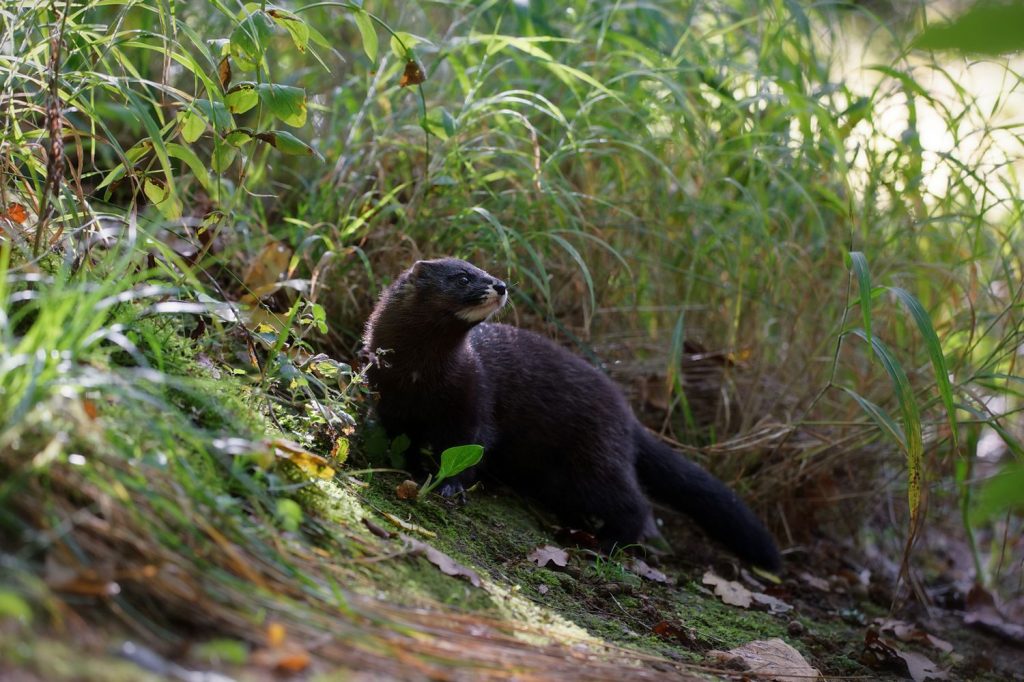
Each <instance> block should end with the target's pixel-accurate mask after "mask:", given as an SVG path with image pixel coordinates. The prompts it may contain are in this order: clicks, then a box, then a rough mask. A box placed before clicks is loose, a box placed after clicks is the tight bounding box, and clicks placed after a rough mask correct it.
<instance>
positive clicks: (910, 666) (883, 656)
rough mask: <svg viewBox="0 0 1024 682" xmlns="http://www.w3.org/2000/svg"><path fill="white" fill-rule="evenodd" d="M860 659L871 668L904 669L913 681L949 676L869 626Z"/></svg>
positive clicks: (928, 661)
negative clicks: (898, 646)
mask: <svg viewBox="0 0 1024 682" xmlns="http://www.w3.org/2000/svg"><path fill="white" fill-rule="evenodd" d="M861 661H862V662H863V663H865V664H866V665H869V666H871V667H873V668H882V667H892V668H896V669H898V670H901V671H906V674H908V675H909V676H910V677H911V678H912V679H913V680H914V682H925V680H945V679H948V677H949V676H948V674H947V673H946V672H945V671H944V670H942V669H941V668H938V667H937V666H936V665H935V664H934V663H932V662H931V661H930V660H928V658H927V657H925V656H922V655H921V654H917V653H914V652H912V651H900V650H899V648H897V647H896V645H895V643H894V642H891V641H888V640H886V639H883V638H882V637H880V636H879V634H878V630H876V629H874V628H869V629H868V631H867V632H866V633H865V635H864V651H863V654H862V656H861Z"/></svg>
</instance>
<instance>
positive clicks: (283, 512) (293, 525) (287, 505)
mask: <svg viewBox="0 0 1024 682" xmlns="http://www.w3.org/2000/svg"><path fill="white" fill-rule="evenodd" d="M277 520H278V521H279V522H280V523H281V527H282V528H284V529H285V530H286V531H288V532H290V533H294V532H295V531H297V530H298V529H299V526H300V525H301V524H302V507H300V506H299V503H298V502H296V501H295V500H290V499H288V498H287V497H283V498H281V499H280V500H278V501H277Z"/></svg>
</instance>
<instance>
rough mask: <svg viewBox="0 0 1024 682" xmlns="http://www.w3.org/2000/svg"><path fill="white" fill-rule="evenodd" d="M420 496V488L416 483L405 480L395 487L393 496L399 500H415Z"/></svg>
mask: <svg viewBox="0 0 1024 682" xmlns="http://www.w3.org/2000/svg"><path fill="white" fill-rule="evenodd" d="M419 494H420V487H419V486H418V485H416V481H410V480H405V481H402V482H401V483H399V484H398V485H397V486H395V496H397V497H398V499H400V500H415V499H416V497H417V496H418V495H419Z"/></svg>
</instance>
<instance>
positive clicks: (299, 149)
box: [256, 130, 320, 156]
mask: <svg viewBox="0 0 1024 682" xmlns="http://www.w3.org/2000/svg"><path fill="white" fill-rule="evenodd" d="M256 139H258V140H263V141H264V142H266V143H267V144H269V145H270V146H271V147H274V148H275V149H277V150H278V151H280V152H282V153H284V154H293V155H306V156H312V155H313V154H316V151H315V150H314V149H313V148H312V147H310V146H309V145H308V144H306V143H305V142H303V141H302V140H300V139H299V138H297V137H295V136H294V135H292V134H291V133H289V132H285V131H284V130H268V131H267V132H265V133H257V134H256ZM317 156H320V155H319V154H317Z"/></svg>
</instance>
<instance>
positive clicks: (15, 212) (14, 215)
mask: <svg viewBox="0 0 1024 682" xmlns="http://www.w3.org/2000/svg"><path fill="white" fill-rule="evenodd" d="M2 217H4V218H7V219H8V220H10V221H11V222H12V223H16V224H18V225H21V224H23V223H24V222H25V221H26V220H27V219H28V211H27V210H26V209H25V207H24V206H22V205H21V204H16V203H10V204H7V208H5V209H4V212H3V214H2Z"/></svg>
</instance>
